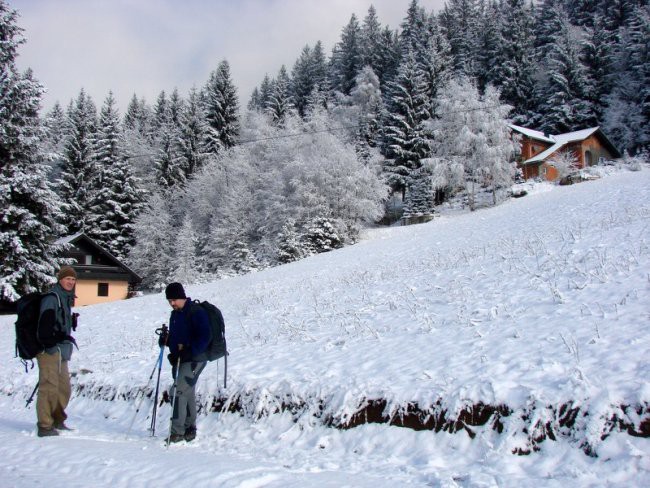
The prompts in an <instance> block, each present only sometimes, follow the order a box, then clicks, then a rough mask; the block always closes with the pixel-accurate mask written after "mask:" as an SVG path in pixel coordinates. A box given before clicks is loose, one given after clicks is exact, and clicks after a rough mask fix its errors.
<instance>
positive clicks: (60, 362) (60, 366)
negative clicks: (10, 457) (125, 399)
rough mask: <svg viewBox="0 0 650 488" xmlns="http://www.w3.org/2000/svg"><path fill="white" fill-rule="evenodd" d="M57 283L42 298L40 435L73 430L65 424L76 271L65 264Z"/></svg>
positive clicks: (39, 332) (37, 409)
mask: <svg viewBox="0 0 650 488" xmlns="http://www.w3.org/2000/svg"><path fill="white" fill-rule="evenodd" d="M57 280H58V282H57V283H56V285H54V286H53V287H52V289H51V290H50V291H49V293H47V294H46V295H45V296H44V297H43V299H42V300H41V313H40V317H39V321H38V330H37V336H38V340H39V342H40V343H41V344H42V345H43V347H44V349H45V350H44V351H42V352H41V353H39V354H38V355H37V356H36V361H37V362H38V397H37V399H36V416H37V420H38V422H37V426H38V436H39V437H48V436H54V435H59V430H70V429H69V428H68V426H66V425H65V419H67V418H68V416H67V415H66V413H65V408H66V407H67V406H68V402H69V401H70V393H71V388H70V374H69V373H68V361H69V360H70V357H71V356H72V347H73V342H74V339H73V338H72V336H71V335H70V334H71V333H72V321H73V316H72V305H73V304H74V288H75V285H76V283H77V273H76V272H75V270H74V269H73V268H72V267H70V266H63V267H62V268H61V269H60V270H59V272H58V274H57Z"/></svg>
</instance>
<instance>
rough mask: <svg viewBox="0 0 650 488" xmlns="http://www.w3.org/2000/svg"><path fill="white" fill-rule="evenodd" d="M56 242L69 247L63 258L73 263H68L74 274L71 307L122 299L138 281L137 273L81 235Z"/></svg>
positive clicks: (127, 296) (126, 296)
mask: <svg viewBox="0 0 650 488" xmlns="http://www.w3.org/2000/svg"><path fill="white" fill-rule="evenodd" d="M57 242H58V243H63V244H70V248H69V249H68V251H66V253H65V254H64V256H65V257H67V258H73V259H74V260H75V261H76V262H74V263H73V264H72V267H73V268H74V269H75V271H76V272H77V286H76V289H75V294H76V297H77V298H76V299H75V306H83V305H93V304H96V303H105V302H113V301H116V300H124V299H125V298H129V296H130V294H131V292H132V291H133V289H134V287H135V286H136V285H137V284H138V283H139V282H140V281H142V278H140V276H138V275H137V273H135V272H134V271H133V270H131V269H130V268H129V267H128V266H126V265H125V264H124V263H122V262H121V261H120V260H119V259H117V258H116V257H115V256H113V255H112V254H111V253H110V252H108V251H107V250H106V249H104V248H103V247H102V246H101V245H99V244H98V243H97V242H95V241H94V240H93V239H91V238H90V237H88V236H87V235H86V234H84V233H83V232H80V233H78V234H74V235H72V236H68V237H63V238H61V239H59V240H58V241H57Z"/></svg>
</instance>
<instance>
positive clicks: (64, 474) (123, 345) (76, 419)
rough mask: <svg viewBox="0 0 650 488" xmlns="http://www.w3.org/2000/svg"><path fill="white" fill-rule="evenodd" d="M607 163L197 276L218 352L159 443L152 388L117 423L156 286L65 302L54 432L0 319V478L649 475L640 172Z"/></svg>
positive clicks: (164, 313) (143, 483) (606, 478)
mask: <svg viewBox="0 0 650 488" xmlns="http://www.w3.org/2000/svg"><path fill="white" fill-rule="evenodd" d="M608 172H609V173H610V174H607V175H604V177H603V178H601V179H599V180H596V181H589V182H585V183H582V184H579V185H574V186H570V187H548V186H544V187H542V189H543V190H544V191H536V189H535V188H529V190H531V191H530V192H529V194H528V195H527V196H525V197H523V198H518V199H512V200H510V201H508V202H506V203H504V204H502V205H500V206H498V207H496V208H487V209H482V210H480V211H477V212H473V213H464V212H457V211H454V212H446V213H443V214H442V216H440V217H437V218H435V219H434V220H433V221H432V222H430V223H427V224H422V225H418V226H410V227H391V228H388V229H375V230H372V231H369V232H367V234H366V236H365V239H364V240H363V241H362V242H360V243H359V244H357V245H355V246H351V247H348V248H345V249H341V250H338V251H335V252H331V253H327V254H321V255H318V256H314V257H311V258H309V259H305V260H303V261H300V262H297V263H292V264H290V265H286V266H282V267H278V268H274V269H270V270H266V271H263V272H259V273H256V274H251V275H247V276H242V277H237V278H232V279H227V280H223V281H220V282H216V283H212V284H207V285H200V286H190V287H188V292H189V294H191V296H192V297H194V298H201V299H208V300H210V301H213V302H214V303H216V304H217V305H219V306H220V308H221V309H222V311H223V313H224V316H225V319H226V326H227V335H228V340H229V349H230V351H231V356H230V360H229V364H228V386H227V388H225V389H224V388H223V362H221V361H220V362H219V363H210V364H209V366H208V368H206V371H205V372H204V373H203V375H202V377H201V380H200V382H199V386H198V391H199V392H200V395H201V398H202V404H203V414H202V415H201V416H200V421H199V425H198V428H199V434H198V437H197V439H196V441H195V442H193V443H191V444H185V445H173V446H171V447H170V448H169V449H165V448H164V446H163V438H164V435H165V434H166V433H167V429H168V423H169V405H168V404H167V403H165V404H163V405H162V407H161V408H160V410H159V416H158V428H157V431H156V437H151V436H150V434H149V432H148V431H147V428H148V426H149V424H150V421H151V419H150V417H149V415H150V413H151V400H150V399H149V398H146V399H145V401H144V402H143V406H142V408H141V410H140V412H139V414H138V415H137V417H136V418H135V424H134V427H133V429H132V431H131V432H130V433H128V432H127V431H128V428H129V424H130V423H131V421H132V419H133V418H134V413H135V411H136V405H137V403H138V402H139V399H140V397H139V396H138V395H139V392H140V391H141V390H142V388H143V387H144V386H145V385H146V384H147V379H148V378H149V375H150V373H151V371H152V368H153V367H154V364H155V362H156V359H157V357H158V352H159V351H158V348H157V342H156V337H155V335H154V333H153V331H154V329H155V328H156V327H159V326H160V325H161V324H163V323H165V322H166V320H167V318H168V315H169V307H168V305H167V304H166V302H165V300H164V296H163V295H161V294H160V295H150V296H145V297H142V298H137V299H132V300H128V301H125V302H120V303H113V304H106V305H98V306H93V307H85V308H81V309H79V310H77V311H78V312H79V313H80V314H81V317H80V327H79V329H78V331H77V333H76V338H77V341H78V343H79V347H80V350H79V351H78V352H76V353H75V355H74V357H73V360H72V362H71V370H72V371H73V372H74V373H76V376H75V377H74V378H73V386H74V390H75V391H74V394H73V398H72V401H71V404H70V406H69V408H68V413H69V415H70V419H69V423H70V424H71V425H72V426H73V427H74V428H75V429H76V430H75V431H74V432H72V433H67V434H65V435H63V436H61V437H59V438H47V439H40V438H37V437H36V436H35V429H34V424H35V412H34V408H33V406H32V407H30V408H29V409H26V408H25V399H26V397H27V396H28V395H29V393H30V392H31V390H32V388H33V386H34V384H35V382H36V379H37V378H36V377H37V375H36V371H35V370H34V371H31V372H30V373H29V374H25V373H24V370H23V369H22V366H21V365H20V363H19V361H18V360H17V359H16V360H11V359H9V358H11V357H12V356H13V342H14V334H13V321H14V317H12V316H5V317H0V344H1V346H0V347H1V349H0V354H1V355H2V357H4V358H7V360H5V361H3V362H2V363H0V374H1V375H2V377H3V378H4V382H3V385H2V388H1V390H0V407H1V408H0V473H1V475H0V486H7V487H31V486H39V485H47V486H48V487H49V488H54V487H78V486H79V487H81V486H89V485H94V486H111V487H113V488H120V487H148V486H192V487H204V486H205V487H207V486H210V487H212V486H227V487H242V488H244V487H246V488H248V487H280V486H282V487H299V486H300V487H304V486H319V487H320V486H325V487H341V486H351V487H352V486H354V487H366V486H367V487H371V486H372V487H375V488H376V487H378V486H390V487H392V486H403V485H406V486H444V487H456V486H459V487H460V486H462V487H489V486H499V487H502V486H507V487H520V486H552V487H565V486H581V487H582V486H585V487H586V486H649V485H650V439H649V438H648V437H647V436H648V434H649V430H650V407H649V404H650V383H649V380H648V378H650V359H649V358H650V354H649V351H650V333H649V332H650V305H649V304H650V170H649V169H648V168H647V167H644V168H643V169H642V171H637V172H631V171H627V170H625V169H623V170H616V169H615V168H610V169H609V170H608ZM169 371H170V368H169V365H168V364H165V365H164V369H163V380H162V385H161V386H162V387H163V388H165V389H166V388H168V387H169V385H170V383H171V378H170V372H169ZM154 379H155V378H154ZM150 386H151V385H150ZM213 405H215V406H216V407H217V408H216V410H219V411H212V412H209V410H210V407H211V406H213ZM360 412H361V413H360ZM391 424H393V425H391ZM397 425H406V426H407V427H399V426H397ZM408 427H415V428H416V429H422V430H415V429H414V428H408ZM127 434H128V435H127ZM632 434H634V435H632ZM641 434H643V435H645V436H646V437H643V436H642V435H641ZM515 452H519V453H522V452H523V453H529V454H528V455H517V454H514V453H515Z"/></svg>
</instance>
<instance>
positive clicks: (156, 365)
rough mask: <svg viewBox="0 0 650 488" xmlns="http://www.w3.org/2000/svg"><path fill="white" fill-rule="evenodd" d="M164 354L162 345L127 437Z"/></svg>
mask: <svg viewBox="0 0 650 488" xmlns="http://www.w3.org/2000/svg"><path fill="white" fill-rule="evenodd" d="M162 355H163V348H162V347H161V348H160V354H159V355H158V360H157V361H156V364H154V366H153V369H152V370H151V374H150V375H149V380H148V381H147V384H146V385H145V387H144V388H143V390H142V397H141V398H140V401H139V402H138V406H137V408H136V409H135V413H134V414H133V418H132V419H131V423H130V424H129V430H127V431H126V436H127V437H128V436H129V434H130V433H131V429H132V428H133V422H135V418H136V417H137V416H138V412H139V411H140V407H141V406H142V402H143V401H144V397H145V396H146V391H147V388H149V383H151V380H152V379H153V375H154V373H155V372H156V368H157V367H158V364H159V363H160V362H161V361H162Z"/></svg>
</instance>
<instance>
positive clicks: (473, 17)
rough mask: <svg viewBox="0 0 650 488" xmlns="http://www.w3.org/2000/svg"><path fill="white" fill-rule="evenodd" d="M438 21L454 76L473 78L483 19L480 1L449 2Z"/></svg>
mask: <svg viewBox="0 0 650 488" xmlns="http://www.w3.org/2000/svg"><path fill="white" fill-rule="evenodd" d="M439 19H440V27H441V28H442V29H443V32H444V33H445V35H446V37H447V40H448V41H449V45H450V47H451V56H452V59H453V63H454V74H455V76H468V77H470V78H474V77H475V76H476V74H477V66H476V65H477V61H478V49H479V43H478V36H479V33H480V32H481V31H482V25H481V21H482V19H483V14H482V11H481V2H480V0H449V1H447V2H446V3H445V7H444V9H443V10H442V12H441V13H440V16H439Z"/></svg>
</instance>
